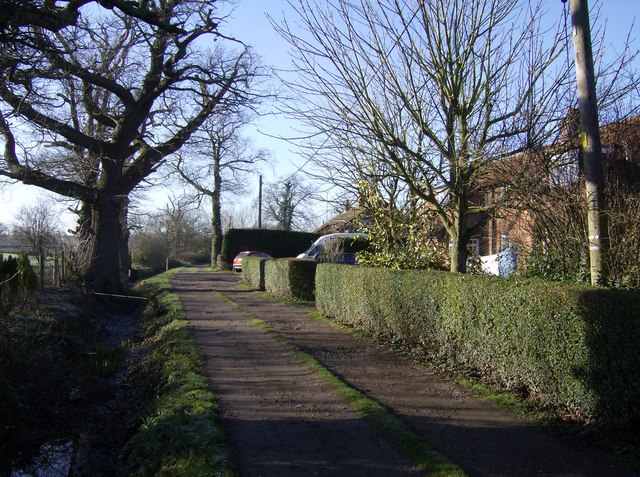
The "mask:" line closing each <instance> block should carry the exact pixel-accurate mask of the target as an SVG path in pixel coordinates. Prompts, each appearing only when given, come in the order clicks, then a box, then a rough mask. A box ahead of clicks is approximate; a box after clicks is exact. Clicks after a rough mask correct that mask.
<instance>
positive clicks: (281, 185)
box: [265, 175, 313, 230]
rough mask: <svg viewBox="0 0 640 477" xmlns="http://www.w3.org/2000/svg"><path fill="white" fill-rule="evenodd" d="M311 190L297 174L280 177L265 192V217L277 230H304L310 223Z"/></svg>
mask: <svg viewBox="0 0 640 477" xmlns="http://www.w3.org/2000/svg"><path fill="white" fill-rule="evenodd" d="M312 200H313V191H312V190H311V189H309V187H307V186H306V185H305V184H304V183H303V182H302V181H301V180H300V179H299V178H298V177H297V176H295V175H294V176H290V177H287V178H285V179H280V180H279V181H276V182H274V183H272V184H270V185H269V187H268V188H267V190H266V193H265V204H266V210H265V218H266V219H267V220H269V221H271V222H272V224H273V226H274V227H275V228H277V229H279V230H304V229H306V228H307V226H308V224H309V223H310V218H311V213H310V202H311V201H312Z"/></svg>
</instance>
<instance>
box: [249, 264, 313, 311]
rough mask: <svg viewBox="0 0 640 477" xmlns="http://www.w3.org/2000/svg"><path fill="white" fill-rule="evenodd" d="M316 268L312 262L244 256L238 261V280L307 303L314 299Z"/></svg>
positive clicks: (273, 293)
mask: <svg viewBox="0 0 640 477" xmlns="http://www.w3.org/2000/svg"><path fill="white" fill-rule="evenodd" d="M316 265H317V264H316V262H315V261H313V260H298V259H295V258H283V259H264V258H258V257H246V258H245V259H244V260H243V261H242V278H243V280H244V281H246V282H247V283H249V284H251V285H252V286H254V287H256V288H258V289H260V290H266V291H267V292H268V293H271V294H272V295H276V296H279V297H282V298H288V299H292V300H303V301H311V300H313V299H314V289H315V283H314V281H315V273H316Z"/></svg>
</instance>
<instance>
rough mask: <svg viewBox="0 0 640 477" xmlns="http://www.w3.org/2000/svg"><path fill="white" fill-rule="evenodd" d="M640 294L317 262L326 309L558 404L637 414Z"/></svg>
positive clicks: (595, 415)
mask: <svg viewBox="0 0 640 477" xmlns="http://www.w3.org/2000/svg"><path fill="white" fill-rule="evenodd" d="M638 301H640V293H639V292H637V291H628V290H610V289H602V288H592V287H588V286H585V285H579V284H573V283H551V282H545V281H541V280H526V279H522V278H520V279H517V278H513V279H508V280H505V279H500V278H497V277H485V276H469V275H454V274H449V273H443V272H433V271H432V272H424V271H422V272H420V271H391V270H382V269H372V268H364V267H341V266H336V265H331V264H322V265H320V266H319V268H318V271H317V274H316V305H317V307H318V309H319V310H320V311H321V312H322V313H323V314H325V315H327V316H331V317H334V318H336V319H337V320H338V321H341V322H347V323H349V324H351V325H353V326H356V327H359V328H362V329H365V330H368V331H370V332H373V333H376V334H379V335H384V336H387V337H389V338H391V339H394V340H396V341H401V342H403V343H404V344H406V345H407V346H409V347H412V348H413V347H420V348H422V350H423V351H425V352H426V353H427V354H428V355H430V356H431V357H432V358H436V359H439V360H442V361H444V362H446V363H450V364H454V365H456V366H462V367H464V368H465V369H468V370H470V371H472V372H473V373H475V374H477V375H478V376H480V377H481V378H483V379H484V380H487V381H491V382H497V383H500V384H501V385H503V386H504V387H506V388H508V389H511V390H516V391H519V392H522V393H524V394H526V395H528V396H529V398H530V399H532V400H534V401H536V402H538V403H539V404H542V405H544V406H546V407H548V408H551V409H555V410H556V411H557V412H559V413H562V414H566V413H567V412H568V413H571V414H572V415H574V416H575V417H577V418H579V419H582V420H584V421H592V420H597V421H599V422H601V423H604V424H608V425H611V426H624V425H631V424H633V423H634V422H635V421H638V420H639V418H640V410H639V409H638V408H637V406H636V405H635V403H637V402H638V401H640V353H638V351H637V350H638V348H639V347H640V312H639V311H638V308H637V303H638Z"/></svg>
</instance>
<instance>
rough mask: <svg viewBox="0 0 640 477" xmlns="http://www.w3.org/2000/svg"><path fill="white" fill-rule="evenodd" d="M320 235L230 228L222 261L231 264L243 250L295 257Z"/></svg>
mask: <svg viewBox="0 0 640 477" xmlns="http://www.w3.org/2000/svg"><path fill="white" fill-rule="evenodd" d="M319 236H320V235H318V234H314V233H308V232H288V231H284V230H266V229H230V230H228V231H227V232H226V233H225V234H224V239H223V241H222V253H221V262H223V263H226V264H227V265H228V266H230V264H231V262H232V261H233V257H235V256H236V255H238V253H239V252H242V251H243V250H260V251H262V252H266V253H268V254H269V255H271V256H272V257H274V258H283V257H295V256H296V255H298V254H299V253H301V252H303V251H305V250H306V249H307V248H309V246H310V245H311V244H312V243H313V242H314V241H315V240H316V239H317V238H318V237H319Z"/></svg>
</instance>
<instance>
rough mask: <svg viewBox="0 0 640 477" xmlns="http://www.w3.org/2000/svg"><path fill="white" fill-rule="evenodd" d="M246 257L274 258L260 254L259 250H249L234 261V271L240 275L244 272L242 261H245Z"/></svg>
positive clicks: (241, 253) (237, 256) (263, 253)
mask: <svg viewBox="0 0 640 477" xmlns="http://www.w3.org/2000/svg"><path fill="white" fill-rule="evenodd" d="M244 257H261V258H272V257H271V255H269V254H268V253H265V252H259V251H257V250H247V251H245V252H240V253H239V254H238V255H236V256H235V258H234V259H233V271H235V272H238V273H240V272H241V271H242V260H243V259H244Z"/></svg>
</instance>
